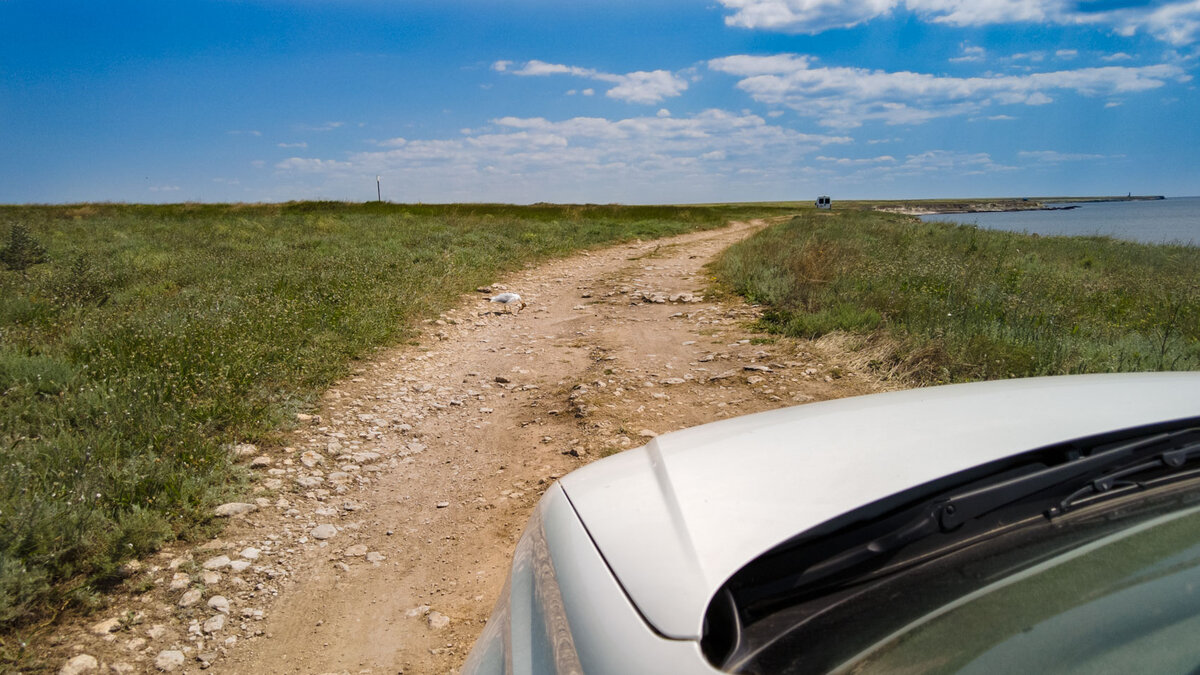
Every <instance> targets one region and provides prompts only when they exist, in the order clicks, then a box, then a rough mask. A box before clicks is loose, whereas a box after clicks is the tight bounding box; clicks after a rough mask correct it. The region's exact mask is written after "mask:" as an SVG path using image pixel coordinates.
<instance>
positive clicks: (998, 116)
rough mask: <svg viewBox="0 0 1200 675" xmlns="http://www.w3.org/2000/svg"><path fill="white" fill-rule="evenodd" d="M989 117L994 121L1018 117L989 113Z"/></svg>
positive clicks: (1004, 120) (1005, 120)
mask: <svg viewBox="0 0 1200 675" xmlns="http://www.w3.org/2000/svg"><path fill="white" fill-rule="evenodd" d="M987 118H988V119H989V120H991V121H993V122H1007V121H1009V120H1015V119H1017V118H1015V117H1013V116H1012V115H988V116H987Z"/></svg>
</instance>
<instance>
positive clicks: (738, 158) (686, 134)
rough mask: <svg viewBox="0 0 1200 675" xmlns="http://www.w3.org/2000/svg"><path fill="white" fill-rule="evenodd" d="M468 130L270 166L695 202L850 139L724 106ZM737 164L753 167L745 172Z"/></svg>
mask: <svg viewBox="0 0 1200 675" xmlns="http://www.w3.org/2000/svg"><path fill="white" fill-rule="evenodd" d="M473 131H474V133H472V134H470V135H468V136H466V137H463V136H461V135H455V136H452V137H447V138H431V139H413V138H407V139H403V138H393V139H390V140H386V141H380V142H378V143H377V145H378V146H379V149H378V150H375V151H371V152H360V153H354V154H351V155H349V156H347V157H345V158H338V159H318V158H300V157H293V158H290V159H287V160H284V161H283V162H280V163H278V164H276V165H275V167H276V169H278V170H279V171H282V172H287V173H288V174H290V175H291V176H292V177H293V178H294V179H295V180H297V181H309V182H314V185H317V183H315V182H316V181H319V187H320V188H321V189H322V190H325V191H327V192H328V191H336V190H337V189H338V186H351V187H353V186H357V185H358V184H359V183H361V182H362V181H364V180H365V179H364V178H363V177H364V176H367V177H373V176H375V175H376V174H380V173H386V174H388V175H391V176H395V178H394V179H393V180H394V182H397V184H403V185H405V186H406V188H405V189H406V190H409V192H408V193H406V196H404V197H397V198H403V199H412V200H413V201H416V200H418V199H420V200H425V201H429V200H432V199H445V200H452V201H463V200H466V201H479V200H487V199H500V200H504V201H521V200H522V199H524V200H527V201H538V200H565V201H570V200H572V199H574V200H587V199H588V198H589V197H592V198H594V195H595V194H597V193H598V192H600V193H603V194H609V195H611V197H610V199H617V200H628V201H677V200H681V199H682V200H686V199H689V198H690V199H693V200H699V201H703V200H704V199H705V198H707V197H706V195H710V194H713V193H714V190H718V189H720V190H722V194H735V193H737V190H736V188H737V187H738V185H741V184H736V181H738V180H742V179H740V178H737V176H739V175H740V176H746V178H745V180H746V181H747V182H746V183H745V184H744V186H743V187H744V188H745V190H746V191H747V192H745V194H752V193H751V192H749V191H750V190H755V191H762V190H767V189H771V188H774V187H780V189H782V187H781V186H784V187H785V186H787V185H789V184H792V182H793V181H795V180H796V179H797V177H798V176H802V175H805V173H806V172H809V171H811V169H810V168H809V167H808V166H807V164H808V163H807V162H806V161H805V158H806V157H810V156H811V155H812V154H814V153H815V152H817V151H818V150H820V149H821V148H824V147H829V146H835V145H839V144H845V143H849V142H850V141H851V139H850V138H848V137H845V136H840V135H828V134H806V133H801V132H798V131H794V130H792V129H788V128H785V127H781V126H776V125H773V124H770V123H768V122H767V121H766V120H765V119H764V118H762V117H759V116H757V115H753V114H747V113H733V112H727V111H722V110H708V111H704V112H702V113H698V114H694V115H689V116H686V117H677V116H663V117H660V116H658V115H657V114H653V115H645V116H639V117H630V118H626V119H616V120H610V119H605V118H599V117H575V118H570V119H565V120H558V121H555V120H548V119H545V118H541V117H502V118H498V119H494V120H492V121H491V123H490V125H488V127H486V128H484V129H476V130H473ZM742 170H752V171H755V172H760V173H758V174H755V175H756V176H757V177H756V178H753V179H751V178H750V176H751V174H742V173H739V172H741V171H742ZM763 176H766V178H763ZM731 181H732V183H731ZM731 185H732V186H733V188H730V187H729V186H731ZM597 186H603V187H602V188H598V187H597ZM723 186H724V187H723ZM371 187H372V188H373V185H372V186H371ZM731 189H733V192H731ZM343 191H346V190H343ZM754 194H758V193H754Z"/></svg>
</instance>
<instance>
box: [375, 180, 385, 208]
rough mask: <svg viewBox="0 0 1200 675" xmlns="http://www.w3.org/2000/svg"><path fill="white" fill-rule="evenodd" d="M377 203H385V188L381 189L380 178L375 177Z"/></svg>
mask: <svg viewBox="0 0 1200 675" xmlns="http://www.w3.org/2000/svg"><path fill="white" fill-rule="evenodd" d="M375 201H377V202H381V201H383V188H381V187H379V176H375Z"/></svg>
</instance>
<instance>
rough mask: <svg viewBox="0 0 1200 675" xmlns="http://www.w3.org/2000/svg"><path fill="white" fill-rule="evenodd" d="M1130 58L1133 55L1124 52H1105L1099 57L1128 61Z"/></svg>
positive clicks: (1102, 59) (1104, 59) (1106, 59)
mask: <svg viewBox="0 0 1200 675" xmlns="http://www.w3.org/2000/svg"><path fill="white" fill-rule="evenodd" d="M1132 59H1133V57H1132V56H1130V55H1129V54H1126V53H1125V52H1116V53H1114V54H1105V55H1104V56H1101V57H1100V60H1101V61H1129V60H1132Z"/></svg>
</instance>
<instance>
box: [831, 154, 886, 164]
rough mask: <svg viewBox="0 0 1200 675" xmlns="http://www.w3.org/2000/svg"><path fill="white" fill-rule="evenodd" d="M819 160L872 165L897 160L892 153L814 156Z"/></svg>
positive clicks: (832, 162)
mask: <svg viewBox="0 0 1200 675" xmlns="http://www.w3.org/2000/svg"><path fill="white" fill-rule="evenodd" d="M814 159H816V160H817V161H818V162H826V163H829V164H835V165H837V166H870V165H873V164H893V163H895V161H896V158H895V157H892V156H891V155H880V156H878V157H856V158H850V157H826V156H825V155H817V156H816V157H814Z"/></svg>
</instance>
